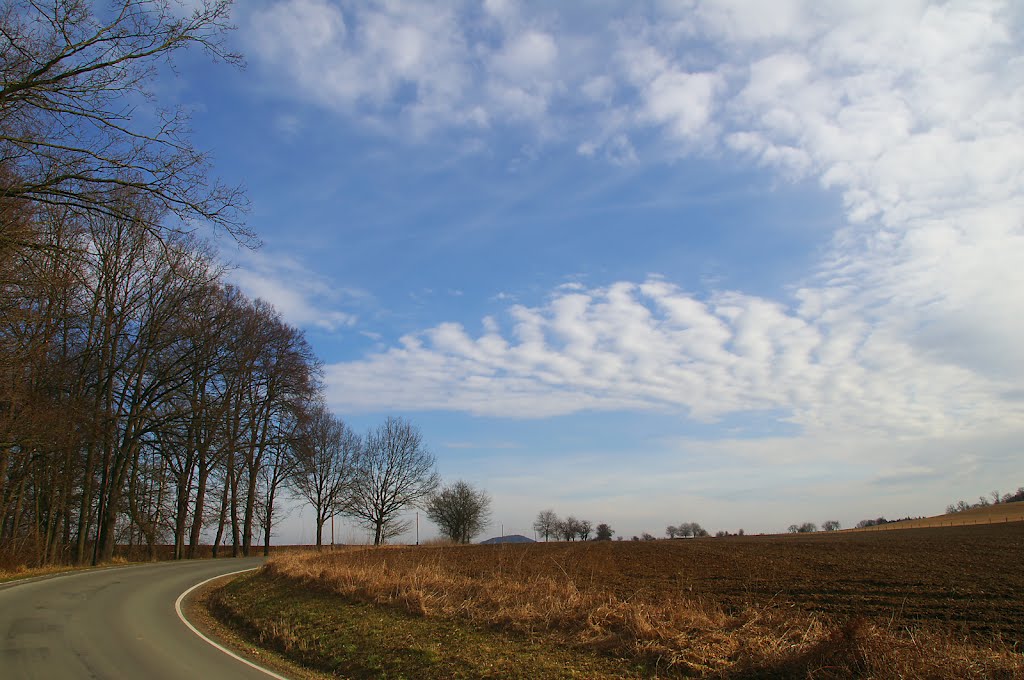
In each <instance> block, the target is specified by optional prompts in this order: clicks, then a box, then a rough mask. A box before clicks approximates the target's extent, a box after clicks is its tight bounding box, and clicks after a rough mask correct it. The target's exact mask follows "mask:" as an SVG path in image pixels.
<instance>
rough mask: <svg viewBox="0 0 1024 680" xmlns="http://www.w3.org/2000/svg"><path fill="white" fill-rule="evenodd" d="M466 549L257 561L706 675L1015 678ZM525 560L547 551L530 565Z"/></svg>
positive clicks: (990, 649) (922, 632) (1002, 667)
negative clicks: (625, 591) (485, 561)
mask: <svg viewBox="0 0 1024 680" xmlns="http://www.w3.org/2000/svg"><path fill="white" fill-rule="evenodd" d="M478 549H479V548H477V547H475V546H467V547H445V548H427V549H424V548H419V549H409V550H404V551H392V552H381V551H375V550H364V551H358V552H350V553H345V554H336V555H323V554H321V555H317V554H307V555H286V556H282V557H278V558H275V559H274V560H272V561H271V562H270V563H269V564H268V565H267V567H266V570H267V572H268V574H269V575H270V576H271V577H275V578H286V579H289V580H292V581H294V582H297V583H301V584H302V585H303V586H304V587H306V588H310V587H311V588H313V589H316V590H319V591H321V592H327V593H331V594H333V595H338V596H341V597H343V598H345V599H346V600H348V601H357V602H365V603H372V604H376V605H386V606H389V607H394V608H398V609H400V610H402V611H405V612H408V613H409V614H413V615H415V616H418V617H426V618H432V617H436V618H441V619H458V620H466V621H469V622H472V623H474V624H478V625H484V626H487V627H490V628H494V629H498V630H508V631H516V632H520V633H527V634H532V635H538V634H539V635H543V636H544V637H546V638H550V639H551V641H552V643H553V644H555V645H573V646H583V647H587V648H591V649H599V650H603V651H605V652H607V653H610V654H613V655H615V656H618V657H622V658H634V659H640V660H643V661H645V662H646V663H647V664H648V665H649V666H650V667H653V668H661V669H666V668H667V669H670V672H671V674H673V675H699V676H705V677H772V676H775V677H794V676H799V677H816V678H832V677H835V678H847V677H879V678H886V677H892V678H896V677H901V678H914V677H920V678H924V677H961V678H998V677H1005V678H1012V677H1022V676H1024V661H1022V657H1021V655H1020V654H1019V653H1014V651H1013V650H1012V649H1011V648H1010V647H1009V646H1008V645H1001V644H998V643H993V644H989V645H979V644H978V643H977V642H976V641H969V640H963V639H957V638H955V637H954V636H953V635H952V634H950V633H946V632H942V631H940V630H937V629H925V628H918V629H913V630H912V629H908V628H905V627H903V626H902V625H901V624H898V623H895V622H889V623H888V624H886V623H885V622H879V621H874V620H867V619H860V618H855V619H851V620H847V621H845V622H834V621H831V620H830V619H828V618H826V617H824V616H821V615H816V614H813V613H809V612H806V611H801V610H797V609H793V608H791V607H789V606H787V604H786V603H785V602H781V601H780V602H774V603H768V604H751V605H749V606H746V607H744V608H742V609H740V610H738V611H737V610H733V611H731V612H729V613H726V612H725V611H724V610H723V608H722V607H721V606H720V605H719V604H718V603H717V602H716V601H714V600H711V599H704V598H701V597H698V596H694V595H693V593H692V592H690V591H687V590H685V589H683V588H679V589H678V590H675V591H673V592H662V593H659V594H657V595H653V594H649V593H647V594H645V593H642V592H640V593H635V594H633V595H630V596H623V595H622V594H621V593H618V594H617V593H616V592H614V591H613V590H612V589H610V588H607V587H605V586H604V585H602V583H601V579H600V577H599V576H595V574H596V573H597V572H591V578H590V579H589V580H588V579H587V578H586V572H585V571H583V570H581V569H579V568H578V565H577V566H576V567H574V566H572V565H570V566H568V567H566V565H562V564H560V563H558V562H557V560H553V558H552V554H551V552H550V551H544V550H533V551H531V550H522V549H520V550H509V551H498V552H496V553H491V554H493V555H494V556H495V558H496V561H495V563H494V564H493V565H491V566H490V567H489V568H486V569H479V570H476V571H474V570H472V569H469V570H467V569H466V567H465V564H466V563H467V562H472V561H473V560H465V559H463V557H469V556H470V555H471V554H472V553H470V552H465V551H473V550H478ZM536 560H553V561H555V565H554V566H555V567H557V568H555V569H552V568H551V565H544V566H545V568H543V569H538V568H537V566H538V565H537V564H534V563H533V562H535V561H536Z"/></svg>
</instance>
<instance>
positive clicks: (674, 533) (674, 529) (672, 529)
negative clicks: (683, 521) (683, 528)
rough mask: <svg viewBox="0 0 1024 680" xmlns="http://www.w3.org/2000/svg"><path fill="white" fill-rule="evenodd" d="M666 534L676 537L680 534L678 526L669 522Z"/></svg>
mask: <svg viewBox="0 0 1024 680" xmlns="http://www.w3.org/2000/svg"><path fill="white" fill-rule="evenodd" d="M665 535H666V536H668V537H669V538H675V537H676V536H678V535H679V529H678V528H677V527H675V526H672V525H671V524H669V525H668V526H667V527H666V528H665Z"/></svg>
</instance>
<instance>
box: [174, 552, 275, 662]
mask: <svg viewBox="0 0 1024 680" xmlns="http://www.w3.org/2000/svg"><path fill="white" fill-rule="evenodd" d="M257 569H259V567H253V568H251V569H239V570H238V571H232V572H228V573H227V574H219V575H217V576H213V577H211V578H208V579H206V580H205V581H201V582H199V583H197V584H195V585H194V586H192V587H191V588H189V589H188V590H186V591H185V592H183V593H182V594H181V595H179V596H178V599H177V600H175V601H174V611H175V612H177V614H178V618H179V619H181V622H182V623H184V624H185V625H186V626H188V629H189V630H191V631H192V632H193V633H195V634H196V635H198V636H199V637H200V639H202V640H203V641H205V642H207V643H209V644H211V645H213V646H214V647H216V648H217V649H219V650H220V651H222V652H224V653H225V654H227V655H228V656H230V657H232V658H234V659H237V660H238V661H241V662H242V663H244V664H245V665H246V666H249V667H250V668H254V669H256V670H258V671H260V672H261V673H265V674H266V675H269V676H270V677H272V678H275V680H289V679H288V678H286V677H284V676H283V675H278V674H277V673H275V672H274V671H272V670H270V669H267V668H264V667H263V666H260V665H259V664H255V663H253V662H252V661H249V660H248V659H246V658H244V657H242V656H239V655H238V654H235V653H234V652H232V651H231V650H230V649H228V648H227V647H225V646H224V645H222V644H220V643H217V642H214V641H213V640H211V639H210V638H208V637H206V636H205V635H203V633H202V632H200V630H199V629H198V628H196V627H195V626H193V625H192V622H191V621H189V620H188V619H186V618H185V614H184V613H182V611H181V603H182V602H184V601H185V598H186V597H188V595H189V593H191V592H192V591H193V590H195V589H197V588H201V587H203V586H205V585H206V584H207V583H209V582H210V581H216V580H217V579H219V578H224V577H225V576H234V575H235V574H244V573H245V572H247V571H256V570H257Z"/></svg>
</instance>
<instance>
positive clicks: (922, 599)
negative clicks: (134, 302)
mask: <svg viewBox="0 0 1024 680" xmlns="http://www.w3.org/2000/svg"><path fill="white" fill-rule="evenodd" d="M339 557H340V556H339ZM341 559H343V560H345V561H353V562H363V561H370V562H373V561H385V562H386V563H387V564H388V566H390V567H393V568H397V569H403V568H406V567H409V568H412V567H414V566H415V565H417V564H437V563H438V562H443V563H444V566H445V568H446V569H447V570H450V571H454V572H458V573H462V574H464V575H466V576H470V577H486V576H488V575H491V574H498V573H500V574H501V575H503V576H505V577H509V576H522V577H525V578H530V577H534V576H547V577H551V578H555V579H566V580H572V581H573V583H575V584H576V585H577V586H579V587H582V588H586V587H588V586H596V587H600V588H601V589H602V590H610V591H612V592H614V593H615V594H616V595H617V596H618V597H620V598H623V599H633V598H636V599H640V600H646V601H657V600H658V599H659V598H660V597H663V596H665V595H669V594H671V595H673V596H678V595H680V594H682V595H684V596H687V597H689V598H696V599H699V600H705V601H707V602H708V603H718V604H719V605H721V606H722V607H723V608H724V609H725V610H726V611H727V612H729V611H739V610H740V609H742V608H743V607H744V606H745V605H751V604H753V605H765V604H772V605H777V606H784V607H793V608H795V609H801V610H805V611H808V612H814V613H817V614H824V615H826V616H828V617H830V618H834V619H835V620H837V621H842V620H846V619H849V618H852V617H867V618H870V619H875V620H884V621H896V622H899V623H905V624H908V625H914V624H926V625H938V626H939V627H942V628H951V629H952V630H953V631H955V632H956V633H958V634H966V635H968V636H970V637H972V638H990V637H991V636H992V635H998V636H1001V637H1002V638H1003V639H1004V640H1005V641H1007V642H1011V644H1012V643H1013V642H1015V643H1016V644H1017V648H1018V649H1020V648H1022V647H1024V523H1022V522H1013V523H1006V524H992V525H985V526H969V527H946V528H929V529H908V530H903V531H883V532H875V533H870V532H865V533H838V534H812V535H792V536H764V537H760V536H746V537H729V538H703V539H677V540H673V541H669V540H659V541H650V542H633V541H613V542H600V543H599V542H587V543H548V544H544V543H539V544H532V545H530V544H528V545H495V546H467V547H447V548H445V547H440V548H433V547H418V548H407V549H393V550H387V551H364V552H356V553H351V554H347V555H345V556H344V557H342V558H341Z"/></svg>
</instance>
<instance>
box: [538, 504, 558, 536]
mask: <svg viewBox="0 0 1024 680" xmlns="http://www.w3.org/2000/svg"><path fill="white" fill-rule="evenodd" d="M533 530H534V531H536V532H537V535H538V536H543V537H544V541H545V542H547V540H548V537H550V536H555V537H556V538H557V537H558V515H556V514H555V511H554V510H551V509H548V510H541V511H540V512H539V513H537V519H535V520H534V521H533Z"/></svg>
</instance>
